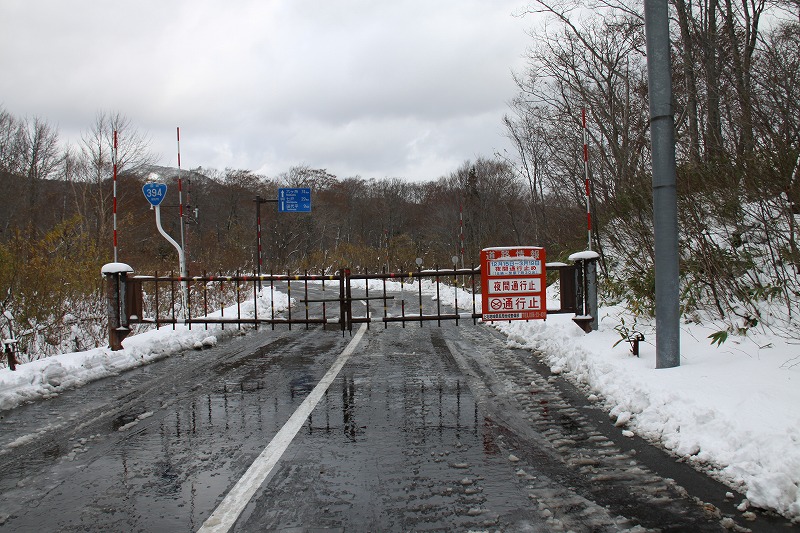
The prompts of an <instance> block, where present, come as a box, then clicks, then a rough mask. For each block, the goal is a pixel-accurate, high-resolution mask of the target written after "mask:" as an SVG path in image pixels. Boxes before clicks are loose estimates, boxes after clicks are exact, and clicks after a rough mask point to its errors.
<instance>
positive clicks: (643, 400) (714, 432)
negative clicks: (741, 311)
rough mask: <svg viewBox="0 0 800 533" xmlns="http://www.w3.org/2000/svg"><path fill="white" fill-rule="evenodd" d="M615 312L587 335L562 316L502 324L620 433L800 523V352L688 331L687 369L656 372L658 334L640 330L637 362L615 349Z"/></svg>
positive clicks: (684, 345)
mask: <svg viewBox="0 0 800 533" xmlns="http://www.w3.org/2000/svg"><path fill="white" fill-rule="evenodd" d="M618 313H621V310H620V309H613V308H606V309H603V310H602V311H601V324H600V330H599V331H597V332H593V333H591V334H589V335H585V334H584V333H583V332H582V331H581V330H580V329H579V328H578V327H577V326H575V325H574V324H573V323H572V321H571V319H570V317H569V316H565V315H555V316H551V317H548V319H547V321H546V322H529V323H524V322H514V323H510V324H509V323H505V324H500V323H498V324H496V327H497V328H498V329H500V330H501V331H503V332H504V333H505V334H506V335H507V336H508V342H509V344H510V345H513V346H518V347H523V348H527V349H531V350H534V351H536V352H537V353H539V354H540V357H542V358H544V360H545V361H547V363H548V364H549V365H550V366H551V368H553V370H554V371H556V372H567V373H568V374H569V375H570V376H571V377H572V378H573V379H574V380H575V381H577V382H579V383H581V384H583V385H585V386H586V387H587V388H588V389H589V390H590V391H591V392H592V393H594V394H596V395H597V396H599V397H600V398H601V399H602V401H603V402H604V404H605V406H606V408H607V409H608V411H609V415H610V416H611V419H612V421H614V422H616V423H617V425H619V426H620V427H621V428H623V429H626V430H629V431H632V432H634V433H636V434H638V435H640V436H642V437H645V438H647V439H649V440H651V441H654V442H659V443H661V444H662V445H663V446H664V447H665V448H667V449H669V450H670V451H672V452H673V453H674V454H676V455H677V456H680V457H683V458H685V460H687V461H688V462H690V463H693V464H694V465H695V466H696V467H698V468H700V469H703V470H707V471H709V472H711V473H713V474H714V475H715V476H717V477H718V478H720V479H722V480H724V481H726V482H727V483H729V484H731V485H732V486H734V487H737V488H738V489H739V490H741V491H742V492H744V493H746V495H747V499H748V503H749V504H752V505H755V506H757V507H763V508H767V509H772V510H775V511H777V512H779V513H780V514H782V515H784V516H786V517H789V518H792V519H794V520H800V491H799V490H798V487H800V446H798V444H800V411H798V410H797V406H798V405H800V365H798V366H794V367H792V364H791V363H790V361H792V360H793V359H795V358H797V357H798V355H800V350H799V349H798V347H797V346H796V345H791V344H789V343H788V342H787V341H786V340H785V339H782V338H780V337H776V336H771V335H768V334H765V333H761V334H758V333H754V332H753V331H751V332H750V335H749V336H748V337H743V338H730V337H729V339H728V341H727V342H726V343H724V344H722V345H721V346H714V345H711V344H710V341H709V339H708V338H707V337H708V335H709V334H711V333H713V331H714V330H713V329H710V328H707V327H703V326H697V325H685V326H684V327H683V331H682V334H681V366H680V367H677V368H671V369H660V370H656V369H655V365H656V360H655V344H654V339H653V337H654V334H652V333H648V332H652V331H653V330H654V328H653V327H652V325H647V324H645V325H644V327H640V330H642V329H643V330H645V333H647V339H646V342H643V343H641V345H640V355H641V357H640V358H636V357H635V356H633V355H631V353H630V345H629V344H628V343H626V342H622V343H620V344H618V345H617V346H614V344H615V343H616V342H617V341H619V340H620V338H621V337H620V334H619V333H618V332H617V331H616V330H615V329H614V327H615V326H618V325H619V322H618V320H617V319H615V318H613V317H615V316H619V315H618ZM760 346H761V347H760ZM787 362H788V364H787ZM746 505H747V504H745V506H746Z"/></svg>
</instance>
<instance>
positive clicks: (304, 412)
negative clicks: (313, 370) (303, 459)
mask: <svg viewBox="0 0 800 533" xmlns="http://www.w3.org/2000/svg"><path fill="white" fill-rule="evenodd" d="M366 329H367V325H366V324H362V325H361V328H360V329H359V330H358V331H357V332H356V335H355V337H353V339H352V340H351V341H350V343H349V344H348V345H347V347H346V348H345V349H344V351H343V352H342V353H341V354H340V355H339V357H338V358H337V359H336V361H335V362H334V363H333V366H331V368H330V369H329V370H328V372H327V373H326V374H325V376H323V378H322V379H321V380H320V382H319V383H317V386H316V387H314V390H312V391H311V394H309V395H308V397H307V398H306V399H305V400H304V401H303V403H302V404H300V407H298V408H297V410H296V411H295V412H294V413H293V414H292V416H291V417H289V420H288V421H287V422H286V424H284V425H283V427H282V428H281V429H280V431H278V433H276V434H275V436H274V437H273V438H272V441H270V443H269V444H268V445H267V447H266V448H264V451H263V452H261V455H259V456H258V458H256V460H255V461H253V464H252V465H250V468H248V469H247V472H245V473H244V475H243V476H242V478H241V479H240V480H239V481H238V482H236V485H234V486H233V488H232V489H231V490H230V492H228V494H227V495H226V496H225V498H224V499H223V500H222V502H221V503H220V504H219V506H218V507H217V508H216V509H215V510H214V512H213V513H211V516H209V517H208V518H207V519H206V521H205V522H204V523H203V525H202V527H200V529H198V530H197V531H198V533H212V532H214V533H224V532H226V531H228V530H230V528H231V527H233V524H234V523H235V522H236V520H237V519H238V518H239V516H240V515H241V514H242V511H244V508H245V507H246V506H247V504H248V503H249V502H250V499H251V498H252V497H253V494H255V492H256V490H258V488H259V487H260V486H261V484H262V483H264V480H265V479H267V476H269V474H270V472H271V471H272V469H273V468H274V467H275V465H276V464H277V463H278V461H279V460H280V458H281V456H282V455H283V453H284V452H285V451H286V449H287V448H288V447H289V444H291V442H292V440H293V439H294V437H295V436H296V435H297V432H298V431H300V428H301V427H303V424H305V421H306V419H307V418H308V415H310V414H311V412H312V411H313V410H314V407H316V405H317V404H318V403H319V401H320V400H321V399H322V396H323V395H324V394H325V391H326V390H328V387H330V386H331V383H333V380H334V379H336V376H337V375H338V374H339V371H340V370H341V369H342V367H343V366H344V364H345V363H346V362H347V360H348V359H349V358H350V356H351V355H352V354H353V352H354V351H355V349H356V345H358V342H359V341H360V340H361V337H363V336H364V332H365V331H366Z"/></svg>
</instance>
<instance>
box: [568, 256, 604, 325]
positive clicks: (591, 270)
mask: <svg viewBox="0 0 800 533" xmlns="http://www.w3.org/2000/svg"><path fill="white" fill-rule="evenodd" d="M599 258H600V254H598V253H597V252H594V251H592V250H587V251H584V252H578V253H574V254H572V255H571V256H569V260H570V261H573V262H574V263H575V264H576V266H577V268H576V269H575V276H576V283H575V288H576V291H575V293H576V294H575V296H576V300H577V301H576V307H577V311H576V312H577V313H581V314H580V315H578V316H576V317H574V318H573V319H572V320H573V321H574V322H575V323H576V324H578V325H579V326H580V327H581V329H583V331H585V332H586V333H590V332H592V331H597V328H598V326H599V321H598V316H597V315H598V306H597V260H598V259H599Z"/></svg>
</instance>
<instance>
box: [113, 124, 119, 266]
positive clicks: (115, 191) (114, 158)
mask: <svg viewBox="0 0 800 533" xmlns="http://www.w3.org/2000/svg"><path fill="white" fill-rule="evenodd" d="M111 159H112V163H113V165H114V180H113V181H114V205H113V226H114V262H115V263H116V262H118V261H119V256H118V255H117V130H114V149H113V150H112V152H111Z"/></svg>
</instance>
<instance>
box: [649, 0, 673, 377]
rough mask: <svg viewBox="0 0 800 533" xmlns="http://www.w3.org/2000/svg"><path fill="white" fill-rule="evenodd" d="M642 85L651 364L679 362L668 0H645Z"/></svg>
mask: <svg viewBox="0 0 800 533" xmlns="http://www.w3.org/2000/svg"><path fill="white" fill-rule="evenodd" d="M644 27H645V36H646V39H647V86H648V93H649V100H650V138H651V144H652V149H653V225H654V230H655V252H656V258H655V269H656V272H655V273H656V368H672V367H676V366H679V365H680V327H679V326H680V301H679V286H678V279H679V277H678V195H677V191H676V188H675V181H676V177H675V176H676V174H675V133H674V131H673V128H674V118H673V114H672V75H671V73H670V53H669V14H668V12H667V0H644Z"/></svg>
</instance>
